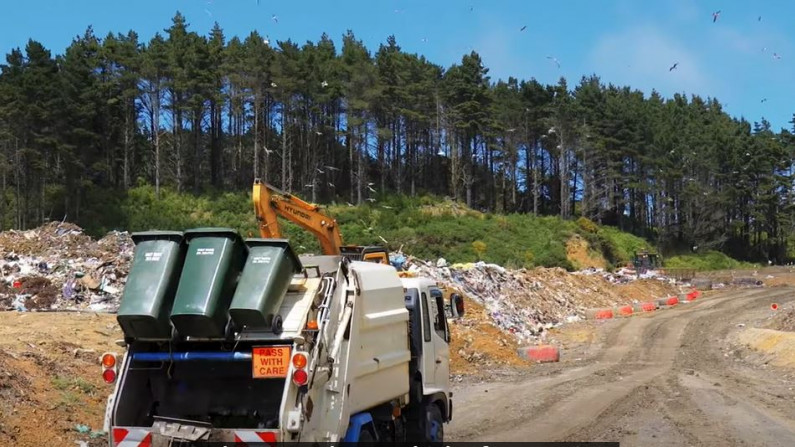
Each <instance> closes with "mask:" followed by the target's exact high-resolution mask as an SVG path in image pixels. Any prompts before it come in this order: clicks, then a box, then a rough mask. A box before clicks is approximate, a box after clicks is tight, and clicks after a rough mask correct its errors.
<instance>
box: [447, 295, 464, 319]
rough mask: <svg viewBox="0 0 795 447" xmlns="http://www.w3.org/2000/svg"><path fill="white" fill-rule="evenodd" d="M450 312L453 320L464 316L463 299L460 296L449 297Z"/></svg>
mask: <svg viewBox="0 0 795 447" xmlns="http://www.w3.org/2000/svg"><path fill="white" fill-rule="evenodd" d="M450 310H452V314H453V318H461V317H463V316H464V313H466V311H465V310H464V298H463V297H462V296H461V295H459V294H457V293H453V294H452V295H450Z"/></svg>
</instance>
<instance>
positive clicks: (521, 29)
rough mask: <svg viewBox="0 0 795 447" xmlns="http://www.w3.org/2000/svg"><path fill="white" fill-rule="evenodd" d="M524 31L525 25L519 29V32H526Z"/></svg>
mask: <svg viewBox="0 0 795 447" xmlns="http://www.w3.org/2000/svg"><path fill="white" fill-rule="evenodd" d="M526 29H527V25H525V26H523V27H521V28H519V31H524V30H526Z"/></svg>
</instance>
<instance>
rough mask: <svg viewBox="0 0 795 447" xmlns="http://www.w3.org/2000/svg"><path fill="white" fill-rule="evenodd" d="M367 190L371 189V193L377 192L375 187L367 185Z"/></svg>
mask: <svg viewBox="0 0 795 447" xmlns="http://www.w3.org/2000/svg"><path fill="white" fill-rule="evenodd" d="M367 189H369V190H370V192H376V191H375V190H374V189H373V187H372V186H370V185H367Z"/></svg>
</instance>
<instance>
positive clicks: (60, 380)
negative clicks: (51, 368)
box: [52, 376, 97, 395]
mask: <svg viewBox="0 0 795 447" xmlns="http://www.w3.org/2000/svg"><path fill="white" fill-rule="evenodd" d="M52 386H53V388H55V389H56V390H58V391H62V392H63V394H69V393H71V392H73V391H79V392H81V393H83V394H87V395H91V394H93V393H94V392H95V391H96V390H97V386H96V385H94V384H93V383H91V382H89V381H87V380H85V379H83V378H82V377H65V376H55V377H53V378H52Z"/></svg>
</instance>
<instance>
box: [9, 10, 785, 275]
mask: <svg viewBox="0 0 795 447" xmlns="http://www.w3.org/2000/svg"><path fill="white" fill-rule="evenodd" d="M793 123H794V124H795V119H794V120H793ZM793 148H795V139H793V134H792V133H791V132H790V131H789V130H785V129H780V130H775V129H772V128H771V126H770V124H769V123H768V122H767V121H765V120H764V119H760V121H759V122H750V121H747V120H746V119H743V118H735V117H732V116H730V115H728V114H727V113H725V112H724V110H723V108H722V105H721V103H720V101H719V100H718V99H717V98H702V97H699V96H697V95H692V94H690V95H688V94H686V93H684V92H683V93H681V94H677V95H675V96H673V97H671V98H666V97H663V96H661V95H660V94H659V93H657V92H650V93H648V94H644V93H643V92H641V91H638V90H636V89H633V88H632V87H631V86H618V85H613V84H611V83H608V82H605V81H603V80H602V79H600V78H599V76H598V74H590V75H584V76H583V77H582V78H581V79H579V80H566V79H564V78H561V79H560V80H559V81H558V82H557V83H556V84H554V85H545V84H542V83H540V82H538V81H537V80H535V79H532V78H531V79H517V78H513V77H511V78H508V79H505V80H503V79H499V80H495V79H492V78H491V77H490V76H489V69H488V68H487V67H485V66H484V64H483V62H482V59H481V57H480V56H479V55H478V54H477V53H476V52H472V53H470V54H465V55H462V57H461V60H460V62H458V63H456V64H454V65H452V66H449V67H442V66H440V65H438V64H435V63H434V62H433V61H429V60H427V59H426V58H424V57H423V56H421V55H417V54H409V53H407V52H405V51H403V50H402V49H401V47H400V45H399V43H398V42H397V41H396V40H395V39H394V38H393V37H389V38H387V39H386V41H385V42H384V43H383V44H381V45H380V46H379V47H378V48H377V49H368V48H367V47H366V46H365V45H364V44H363V43H362V41H361V40H359V39H357V38H356V36H355V35H354V33H353V32H352V31H349V32H348V33H346V34H345V35H344V36H342V39H341V47H339V48H338V45H335V43H334V41H333V40H332V38H331V37H329V36H327V35H322V36H320V37H319V39H318V40H317V41H316V42H311V41H308V42H305V43H297V42H293V41H290V40H286V41H279V42H273V41H268V40H267V39H266V38H264V37H263V36H262V35H260V34H258V33H257V32H252V33H250V34H249V35H248V36H246V37H245V38H238V37H234V36H226V35H224V32H223V30H222V28H221V26H220V25H218V24H216V25H215V27H214V28H213V29H212V30H211V31H210V32H209V33H208V34H207V35H202V34H200V33H198V32H196V31H193V30H191V28H190V26H189V24H188V23H187V21H186V19H185V18H184V16H182V15H181V14H179V13H177V14H176V15H175V16H174V17H173V19H172V24H171V26H170V27H169V28H168V29H165V30H163V32H162V33H158V34H156V35H155V36H154V37H152V38H151V39H150V40H148V41H141V39H140V38H139V36H138V35H137V34H136V33H135V32H134V31H129V32H127V33H126V34H122V33H119V34H109V35H107V36H105V37H99V36H96V35H95V34H94V32H93V30H92V29H91V28H89V29H87V30H86V31H85V32H84V33H83V34H81V35H79V36H78V37H76V38H75V39H74V40H73V41H72V42H71V44H70V45H69V46H68V48H67V49H66V50H65V51H64V54H58V55H54V54H52V52H51V51H50V50H48V49H47V48H45V47H44V46H43V45H42V44H41V43H39V42H36V41H35V40H29V41H28V43H27V44H26V46H25V48H24V49H15V50H13V51H11V52H10V53H9V54H7V55H6V57H5V63H4V64H2V66H0V229H8V228H21V229H24V228H30V227H35V226H37V225H40V224H41V223H43V222H46V221H49V220H61V219H68V220H70V221H73V222H76V223H78V224H80V225H83V226H86V227H94V228H98V227H102V228H111V227H124V225H125V223H126V222H128V221H129V219H130V216H129V215H126V214H125V213H127V214H129V213H130V212H133V213H134V210H132V211H129V210H127V211H126V212H123V211H122V208H123V204H124V201H125V198H126V197H127V196H128V195H129V193H130V191H133V190H135V189H136V188H142V187H146V188H150V187H151V188H153V190H154V194H155V196H156V197H160V195H161V194H162V192H163V191H164V190H166V191H175V192H180V193H185V194H192V195H197V196H200V195H212V194H219V193H224V192H231V193H235V194H240V195H241V196H245V195H246V194H248V193H249V191H250V187H251V183H252V181H253V180H254V179H255V178H262V179H263V180H265V181H267V182H268V183H271V184H273V185H275V186H277V187H279V188H281V189H284V190H286V191H291V192H293V193H295V194H298V195H299V196H301V197H302V198H304V199H306V200H310V201H312V202H318V203H337V204H346V203H347V204H351V205H360V204H361V205H366V206H376V205H377V204H378V201H379V200H383V199H384V198H386V197H389V196H408V197H420V196H426V195H427V196H436V197H449V198H451V199H453V200H456V201H459V202H460V203H462V204H465V205H467V206H468V207H470V208H472V209H475V210H478V211H488V212H493V213H498V214H524V215H533V216H559V217H561V218H563V219H567V220H576V219H578V218H580V217H585V218H587V219H590V220H591V221H593V222H595V223H597V224H599V225H607V226H615V227H617V228H619V229H620V230H622V231H626V232H630V233H633V234H635V235H639V236H642V237H645V238H648V239H650V240H652V241H654V242H655V244H656V245H657V247H659V249H660V250H665V251H672V250H673V251H680V252H681V251H696V252H700V251H708V250H720V251H723V252H724V253H727V254H729V255H731V256H733V257H735V258H738V259H743V260H748V261H754V262H765V263H767V262H768V261H770V262H774V263H784V262H789V261H790V260H791V259H793V258H795V238H793V237H792V234H793V229H794V228H795V190H793V167H794V166H795V152H794V151H793Z"/></svg>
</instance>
